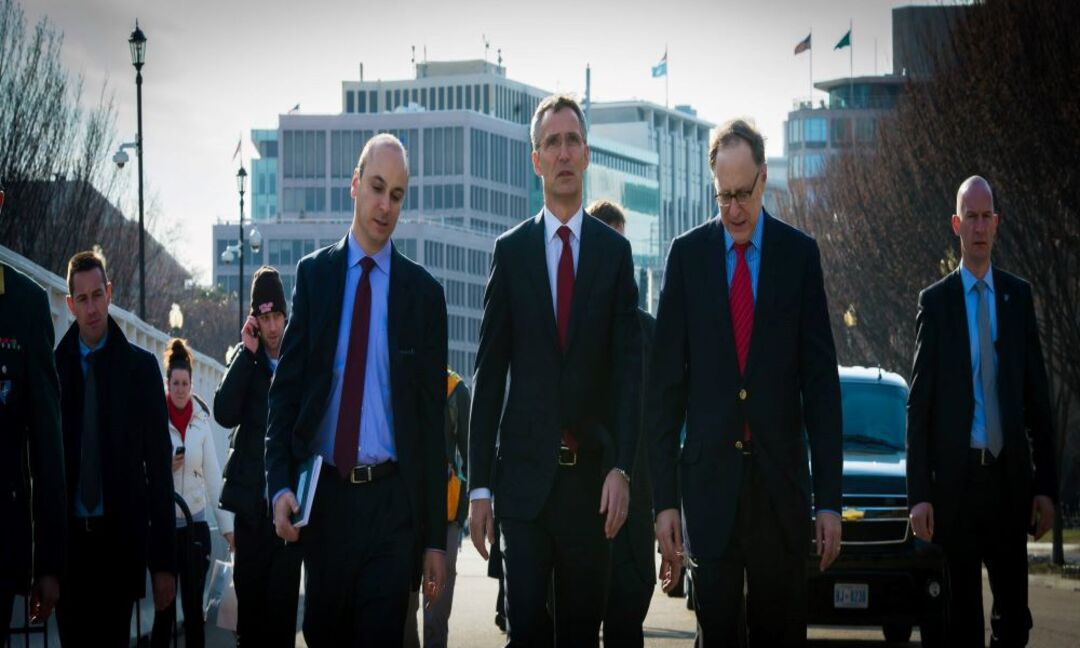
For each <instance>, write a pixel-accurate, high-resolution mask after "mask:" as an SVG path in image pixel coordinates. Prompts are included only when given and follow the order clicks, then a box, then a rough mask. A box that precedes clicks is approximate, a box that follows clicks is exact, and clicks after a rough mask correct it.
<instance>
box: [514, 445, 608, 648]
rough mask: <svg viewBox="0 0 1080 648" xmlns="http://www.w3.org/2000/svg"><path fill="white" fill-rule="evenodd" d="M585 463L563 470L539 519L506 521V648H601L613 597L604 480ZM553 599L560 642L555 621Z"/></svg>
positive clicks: (595, 468)
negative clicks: (609, 582) (607, 604)
mask: <svg viewBox="0 0 1080 648" xmlns="http://www.w3.org/2000/svg"><path fill="white" fill-rule="evenodd" d="M590 464H591V462H587V461H582V460H581V459H580V458H579V461H578V464H577V465H576V466H560V467H559V469H558V472H557V474H556V477H555V484H554V486H553V487H552V489H551V493H550V494H549V496H548V500H547V502H546V503H545V504H544V507H543V509H541V511H540V515H539V516H538V517H537V518H536V519H535V520H511V519H505V518H504V519H501V520H500V521H499V527H500V532H501V534H502V555H503V573H504V575H505V577H506V616H507V644H506V645H507V646H511V647H517V646H551V645H552V643H554V644H555V645H556V646H598V645H599V642H600V623H601V622H602V621H603V617H604V609H605V601H606V598H607V577H608V569H609V560H610V543H609V542H608V540H607V538H605V537H604V517H603V516H601V515H600V514H599V513H598V512H597V511H598V510H599V509H600V491H601V489H602V487H603V479H604V475H603V474H602V473H601V471H600V469H599V467H598V466H595V465H590ZM549 588H550V590H551V592H552V593H553V594H554V604H555V605H554V608H555V609H554V616H555V623H554V635H555V636H554V638H552V636H551V634H552V623H551V619H550V617H549V616H548V611H547V601H548V591H549Z"/></svg>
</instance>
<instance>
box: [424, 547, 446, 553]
mask: <svg viewBox="0 0 1080 648" xmlns="http://www.w3.org/2000/svg"><path fill="white" fill-rule="evenodd" d="M424 551H434V552H436V553H441V554H445V553H446V549H436V548H435V547H427V548H426V549H424Z"/></svg>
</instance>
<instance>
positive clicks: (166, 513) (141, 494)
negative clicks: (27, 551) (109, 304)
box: [56, 317, 176, 597]
mask: <svg viewBox="0 0 1080 648" xmlns="http://www.w3.org/2000/svg"><path fill="white" fill-rule="evenodd" d="M108 326H109V338H108V340H107V341H106V342H105V347H104V348H103V349H102V350H101V351H98V353H101V354H102V356H101V359H100V360H99V361H98V362H96V363H95V365H94V367H95V371H96V372H97V373H96V374H95V375H96V376H97V384H98V402H99V405H98V407H99V409H98V412H99V416H100V424H99V426H98V434H99V439H100V442H101V474H102V495H103V504H104V509H105V528H106V533H107V534H108V545H109V546H110V547H112V548H113V549H114V551H113V553H112V555H108V556H100V557H99V558H98V559H100V560H103V561H107V562H110V563H111V564H113V565H115V570H114V573H115V574H116V576H117V580H118V583H117V584H116V586H118V587H120V588H123V589H124V590H126V593H128V594H133V595H134V596H136V597H140V596H142V595H143V591H144V585H145V583H146V570H147V568H148V567H149V569H150V571H151V572H153V573H157V572H172V571H173V570H174V562H175V550H174V545H175V542H176V540H175V538H176V534H175V532H174V531H175V525H176V519H175V515H174V512H173V507H174V505H173V478H172V442H171V441H170V440H169V414H168V410H167V409H166V407H165V390H164V389H162V384H163V383H164V381H163V380H162V377H161V369H160V366H159V365H158V361H157V359H156V358H155V357H154V356H153V355H152V354H151V353H150V352H149V351H147V350H146V349H143V348H141V347H139V346H136V345H134V344H132V343H130V342H128V340H127V338H126V337H124V332H123V331H121V330H120V327H119V326H118V325H117V324H116V321H115V320H113V318H112V317H109V324H108ZM81 362H82V361H81V357H80V355H79V327H78V324H76V323H72V324H71V328H69V329H68V332H67V333H66V334H65V335H64V338H63V339H62V340H60V344H59V345H57V347H56V369H57V371H58V373H59V374H60V405H61V413H62V417H63V422H64V423H63V428H64V461H65V464H66V466H67V496H68V497H67V498H68V515H69V518H68V520H69V521H68V524H69V525H70V524H76V523H77V520H75V518H74V510H75V509H74V507H75V504H74V503H75V498H76V488H77V487H78V484H79V467H80V465H81V453H82V407H83V385H84V383H85V379H84V378H83V372H82V365H81Z"/></svg>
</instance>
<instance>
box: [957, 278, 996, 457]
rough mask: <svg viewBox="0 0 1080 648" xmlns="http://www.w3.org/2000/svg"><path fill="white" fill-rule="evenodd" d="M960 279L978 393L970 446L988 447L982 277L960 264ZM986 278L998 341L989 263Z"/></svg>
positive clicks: (993, 334) (993, 332)
mask: <svg viewBox="0 0 1080 648" xmlns="http://www.w3.org/2000/svg"><path fill="white" fill-rule="evenodd" d="M960 281H961V282H963V284H964V306H965V308H966V310H967V329H968V347H969V349H970V353H971V384H972V393H973V394H974V395H975V412H974V415H973V416H972V417H971V447H972V448H985V447H986V446H987V441H986V410H985V409H984V403H985V399H984V398H983V388H982V373H981V372H982V358H981V357H979V356H980V354H979V291H978V290H977V289H976V288H975V284H976V282H978V281H979V280H978V279H977V278H976V277H975V275H973V274H971V272H970V271H968V269H967V268H966V267H964V265H963V264H962V263H961V264H960ZM983 281H985V282H986V288H987V290H986V299H987V301H988V302H989V304H988V306H989V309H990V337H992V338H993V339H994V341H995V342H997V339H998V327H997V304H996V298H995V294H996V293H995V291H994V269H993V268H992V267H988V268H987V269H986V275H985V276H984V277H983ZM993 363H994V371H995V373H996V372H997V369H998V358H997V351H996V350H995V351H994V358H993Z"/></svg>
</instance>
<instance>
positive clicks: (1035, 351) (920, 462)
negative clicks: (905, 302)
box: [907, 268, 1058, 540]
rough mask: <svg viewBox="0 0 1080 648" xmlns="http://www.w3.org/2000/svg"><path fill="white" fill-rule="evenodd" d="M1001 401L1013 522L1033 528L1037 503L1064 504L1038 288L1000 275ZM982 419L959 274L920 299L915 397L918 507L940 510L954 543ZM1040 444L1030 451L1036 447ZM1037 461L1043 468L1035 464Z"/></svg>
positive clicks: (913, 456)
mask: <svg viewBox="0 0 1080 648" xmlns="http://www.w3.org/2000/svg"><path fill="white" fill-rule="evenodd" d="M993 272H994V303H995V305H996V310H997V325H998V327H997V330H998V339H997V342H996V343H995V346H996V349H997V356H998V402H999V404H1000V408H1001V425H1002V435H1003V437H1004V441H1005V444H1004V447H1003V451H1002V459H1003V460H1004V461H1005V463H1006V472H1007V476H1008V477H1007V479H1008V483H1009V484H1010V486H1014V485H1015V486H1019V487H1016V488H1010V490H1009V501H1007V502H1004V503H1003V506H1004V511H1006V514H1007V517H1006V518H1005V519H1007V520H1010V521H1015V523H1016V524H1019V525H1023V526H1024V527H1026V526H1027V524H1028V521H1029V516H1030V513H1031V500H1032V497H1033V496H1034V495H1047V496H1049V497H1050V498H1051V499H1053V500H1054V501H1057V492H1058V489H1057V470H1056V464H1055V463H1054V447H1053V438H1054V431H1053V421H1052V418H1051V410H1050V392H1049V388H1048V387H1047V382H1046V369H1045V367H1044V365H1043V355H1042V347H1041V346H1040V344H1039V329H1038V326H1037V324H1036V323H1035V307H1034V305H1033V303H1032V296H1031V285H1030V284H1028V282H1026V281H1024V280H1023V279H1021V278H1020V277H1017V276H1015V275H1012V274H1009V273H1008V272H1005V271H1004V270H999V269H997V268H994V269H993ZM974 410H975V395H974V385H973V381H972V376H971V351H970V342H969V339H968V327H967V309H966V306H965V304H964V287H963V281H962V280H961V278H960V270H959V268H958V269H957V270H956V271H955V272H952V273H950V274H949V275H947V276H946V277H945V278H943V279H941V280H940V281H938V282H937V283H935V284H933V285H932V286H930V287H928V288H926V289H925V290H923V291H922V292H921V293H919V310H918V314H917V315H916V316H915V361H914V363H913V366H912V370H911V392H910V394H909V395H908V429H907V442H908V462H907V478H908V502H909V503H910V504H911V505H914V504H917V503H919V502H931V503H932V504H933V505H934V539H935V540H937V539H938V538H944V537H947V536H948V533H949V530H950V527H951V526H952V523H953V520H954V518H955V517H956V514H957V511H958V508H959V503H960V494H961V493H962V492H963V489H964V487H965V478H966V469H967V453H968V448H969V447H970V446H971V420H972V416H973V415H974ZM1029 443H1030V444H1029ZM1032 460H1034V462H1033V461H1032Z"/></svg>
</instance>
